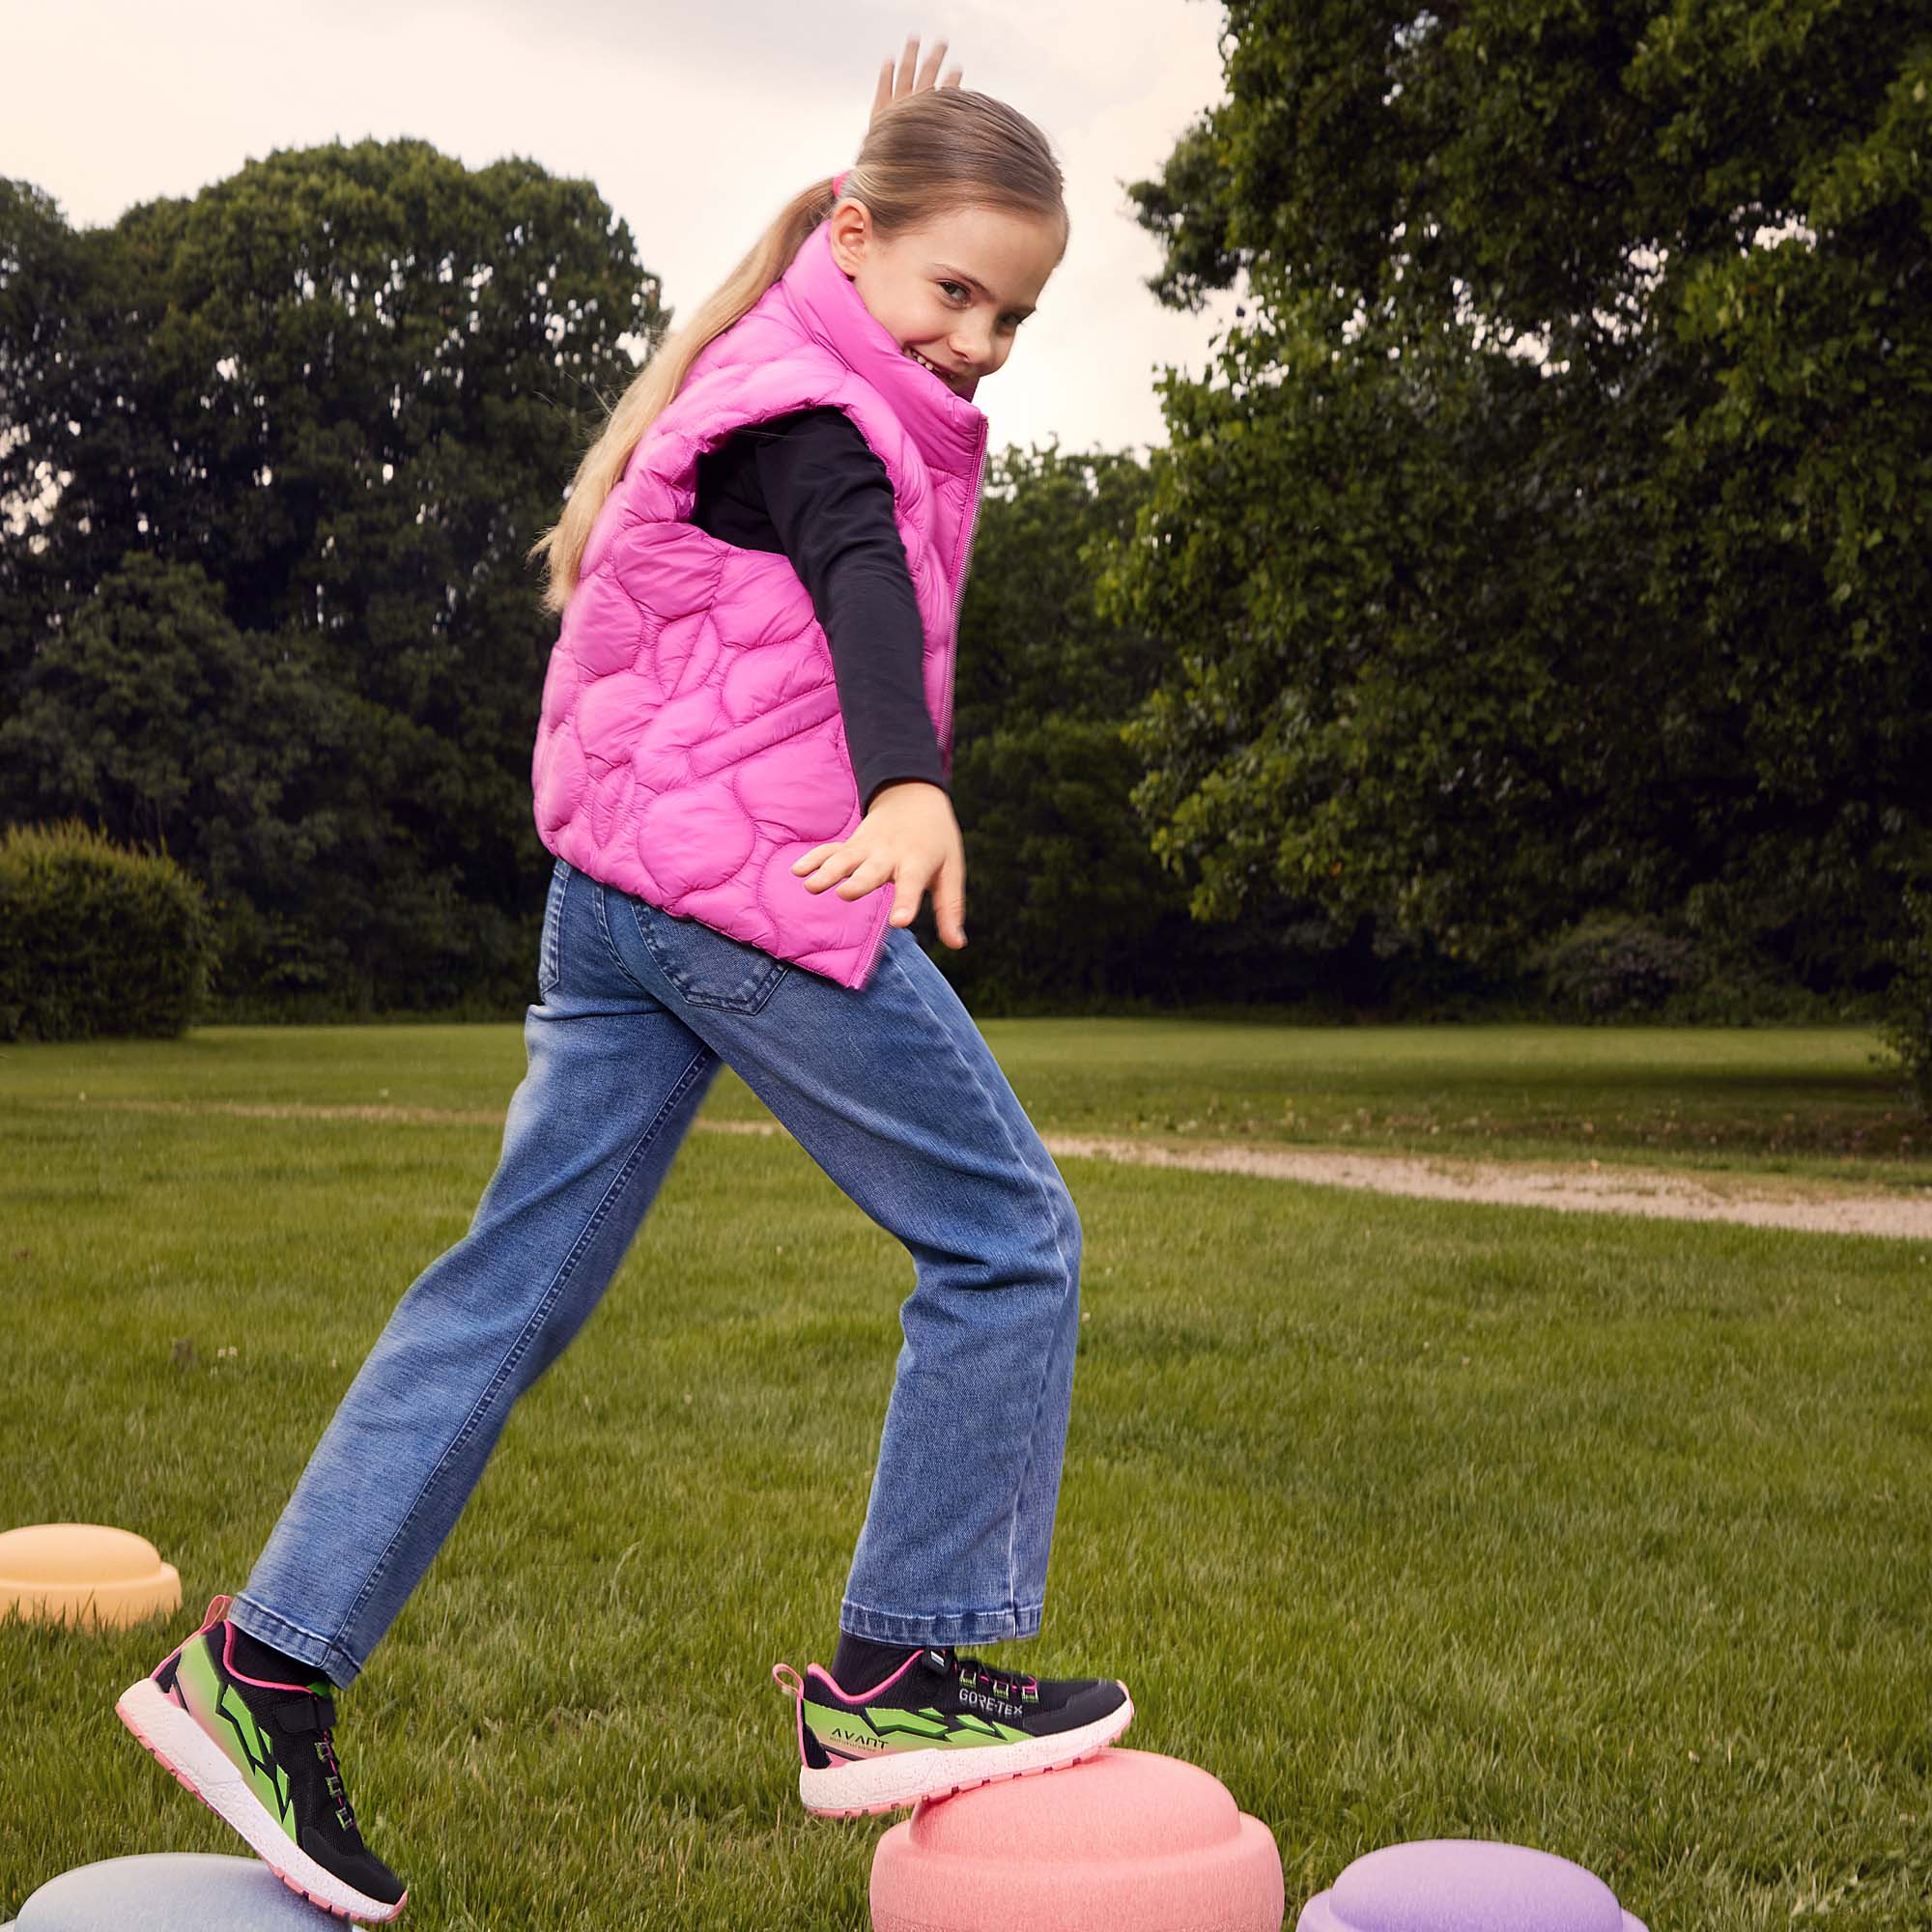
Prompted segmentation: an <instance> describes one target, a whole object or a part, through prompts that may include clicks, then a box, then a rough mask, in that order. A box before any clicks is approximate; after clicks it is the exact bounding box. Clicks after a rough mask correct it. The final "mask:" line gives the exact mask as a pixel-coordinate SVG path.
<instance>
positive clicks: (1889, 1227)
mask: <svg viewBox="0 0 1932 1932" xmlns="http://www.w3.org/2000/svg"><path fill="white" fill-rule="evenodd" d="M1041 1138H1042V1139H1043V1140H1044V1141H1045V1142H1046V1145H1047V1148H1048V1150H1049V1151H1050V1152H1052V1153H1053V1154H1054V1155H1055V1157H1056V1158H1057V1157H1058V1156H1059V1155H1061V1154H1078V1155H1091V1156H1096V1157H1098V1158H1100V1159H1104V1160H1122V1161H1136V1162H1139V1163H1140V1164H1142V1165H1143V1166H1148V1167H1189V1168H1196V1169H1200V1170H1202V1171H1205V1172H1216V1173H1224V1174H1225V1173H1232V1174H1264V1175H1271V1176H1273V1177H1274V1179H1278V1180H1302V1181H1310V1182H1313V1183H1314V1184H1315V1185H1317V1186H1321V1187H1360V1188H1365V1189H1367V1190H1368V1191H1370V1192H1372V1193H1376V1194H1409V1195H1414V1196H1416V1197H1417V1198H1418V1199H1421V1200H1425V1201H1485V1202H1492V1203H1494V1204H1496V1205H1498V1206H1501V1207H1506V1208H1555V1209H1557V1210H1558V1211H1559V1212H1561V1213H1566V1214H1643V1215H1648V1216H1650V1217H1652V1218H1654V1219H1658V1220H1665V1221H1742V1222H1745V1223H1747V1224H1748V1225H1750V1226H1752V1227H1756V1228H1799V1229H1804V1230H1806V1231H1809V1232H1811V1233H1816V1234H1827V1235H1891V1236H1901V1237H1903V1238H1905V1239H1908V1240H1920V1241H1922V1240H1932V1195H1928V1196H1913V1195H1909V1194H1850V1193H1845V1192H1843V1191H1841V1190H1839V1189H1836V1188H1833V1187H1832V1186H1831V1185H1830V1183H1828V1182H1818V1181H1808V1180H1797V1179H1793V1180H1788V1181H1786V1180H1777V1181H1772V1180H1769V1179H1765V1178H1764V1177H1761V1176H1739V1175H1728V1174H1705V1173H1701V1172H1698V1173H1692V1172H1690V1171H1687V1170H1683V1169H1680V1170H1678V1171H1677V1172H1675V1173H1660V1172H1657V1171H1654V1170H1650V1169H1644V1168H1635V1167H1605V1166H1601V1165H1599V1164H1598V1163H1597V1162H1595V1161H1587V1162H1583V1163H1580V1164H1577V1165H1575V1166H1557V1165H1551V1164H1548V1163H1546V1164H1544V1165H1542V1166H1530V1165H1528V1164H1526V1163H1524V1162H1521V1161H1500V1160H1446V1159H1438V1158H1436V1157H1435V1156H1434V1155H1430V1156H1426V1157H1424V1156H1419V1155H1413V1154H1362V1153H1330V1152H1327V1151H1318V1150H1315V1149H1306V1150H1303V1149H1294V1148H1255V1147H1240V1146H1233V1147H1231V1146H1228V1145H1226V1144H1225V1143H1223V1144H1218V1145H1214V1146H1204V1145H1200V1144H1193V1145H1182V1146H1179V1147H1177V1146H1171V1145H1160V1144H1156V1143H1151V1142H1147V1141H1123V1140H1096V1139H1089V1138H1087V1137H1085V1136H1081V1135H1073V1134H1045V1135H1042V1136H1041Z"/></svg>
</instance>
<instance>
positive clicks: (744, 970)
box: [625, 894, 791, 1013]
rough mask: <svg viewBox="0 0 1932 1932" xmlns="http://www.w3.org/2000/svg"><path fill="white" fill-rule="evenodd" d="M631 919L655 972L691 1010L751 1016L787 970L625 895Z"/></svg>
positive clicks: (709, 929)
mask: <svg viewBox="0 0 1932 1932" xmlns="http://www.w3.org/2000/svg"><path fill="white" fill-rule="evenodd" d="M625 897H626V899H627V901H628V903H629V905H630V908H631V917H632V919H633V921H635V923H636V924H637V928H638V936H639V938H640V939H642V941H643V942H644V946H645V948H646V950H647V951H648V952H649V953H650V955H651V957H652V958H653V959H654V960H655V961H656V962H657V968H658V971H659V972H660V973H662V974H663V975H664V976H665V978H666V979H667V980H669V981H670V983H671V985H672V986H674V987H675V988H676V989H677V993H678V996H679V998H681V999H683V1000H685V1001H686V1002H688V1003H689V1004H690V1005H692V1006H694V1007H716V1008H717V1009H720V1010H721V1011H724V1012H727V1013H755V1012H758V1011H761V1010H762V1009H763V1008H764V1005H765V1003H766V1001H768V1000H769V999H770V998H771V996H772V995H773V994H774V993H775V992H777V991H778V989H779V986H780V984H781V982H782V980H784V977H785V975H786V974H787V973H789V972H790V971H791V968H790V966H789V965H788V964H786V962H785V961H784V960H782V959H777V958H774V957H773V956H772V954H771V953H769V952H765V951H763V950H762V949H761V948H759V947H756V946H749V945H747V944H746V943H745V942H744V941H743V940H738V939H733V938H731V937H730V936H729V935H728V934H727V933H723V932H720V931H719V930H718V928H717V927H716V926H712V925H706V924H705V923H703V922H702V921H701V920H696V919H682V918H680V917H679V916H678V915H677V914H676V913H670V912H666V911H665V909H664V908H663V907H662V906H655V905H652V904H651V903H650V902H649V900H647V899H639V898H636V897H633V896H632V895H629V894H626V895H625Z"/></svg>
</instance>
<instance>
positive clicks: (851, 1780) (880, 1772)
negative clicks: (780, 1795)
mask: <svg viewBox="0 0 1932 1932" xmlns="http://www.w3.org/2000/svg"><path fill="white" fill-rule="evenodd" d="M1122 1688H1124V1687H1122ZM1133 1720H1134V1700H1133V1699H1132V1698H1131V1697H1127V1698H1125V1699H1124V1700H1123V1701H1122V1704H1121V1707H1120V1709H1119V1710H1117V1711H1109V1712H1108V1713H1107V1715H1106V1716H1105V1717H1104V1718H1096V1719H1094V1721H1093V1722H1092V1723H1091V1724H1082V1725H1081V1726H1080V1727H1079V1729H1078V1730H1072V1731H1061V1732H1058V1733H1056V1734H1055V1735H1054V1736H1052V1737H1046V1738H1029V1739H1028V1740H1027V1741H1026V1742H1025V1743H1024V1744H1017V1745H952V1746H950V1747H949V1746H943V1745H941V1746H935V1747H933V1748H931V1749H929V1750H909V1751H891V1752H888V1753H887V1754H886V1755H884V1756H882V1757H875V1758H861V1759H858V1760H857V1761H856V1762H854V1763H851V1764H838V1765H833V1766H831V1767H829V1768H828V1769H826V1770H824V1771H814V1770H813V1769H812V1768H811V1767H810V1765H801V1766H800V1767H799V1773H798V1795H799V1797H800V1799H801V1800H802V1801H803V1802H804V1804H805V1808H806V1809H807V1810H808V1811H810V1813H811V1814H812V1816H813V1817H815V1818H864V1817H869V1816H870V1815H871V1814H872V1813H874V1812H878V1811H896V1810H899V1809H900V1808H901V1807H902V1806H904V1805H907V1804H919V1803H920V1802H921V1800H922V1799H927V1798H950V1797H952V1794H953V1793H954V1792H955V1791H971V1790H972V1789H973V1788H974V1786H975V1785H980V1784H997V1783H998V1782H999V1781H1000V1780H1001V1779H1002V1778H1008V1777H1029V1776H1033V1775H1034V1774H1035V1773H1036V1772H1042V1771H1062V1770H1064V1769H1065V1767H1066V1766H1067V1765H1070V1764H1078V1763H1080V1761H1081V1760H1082V1759H1083V1758H1090V1757H1096V1756H1098V1755H1099V1753H1100V1752H1101V1751H1103V1750H1105V1749H1106V1747H1108V1746H1109V1745H1110V1744H1112V1743H1113V1742H1114V1740H1115V1739H1116V1738H1118V1737H1119V1736H1120V1735H1121V1733H1122V1731H1124V1730H1125V1729H1126V1728H1127V1726H1128V1725H1129V1724H1130V1723H1132V1722H1133Z"/></svg>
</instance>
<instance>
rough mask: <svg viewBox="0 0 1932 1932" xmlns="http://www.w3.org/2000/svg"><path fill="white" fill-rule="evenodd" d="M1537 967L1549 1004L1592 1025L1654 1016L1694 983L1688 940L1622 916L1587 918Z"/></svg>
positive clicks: (1691, 948) (1694, 955)
mask: <svg viewBox="0 0 1932 1932" xmlns="http://www.w3.org/2000/svg"><path fill="white" fill-rule="evenodd" d="M1538 962H1539V963H1540V964H1541V966H1542V968H1543V973H1544V982H1545V985H1546V986H1547V988H1548V994H1549V998H1550V1000H1551V1001H1552V1003H1553V1004H1554V1005H1555V1006H1556V1007H1557V1008H1558V1009H1562V1010H1565V1011H1568V1012H1572V1013H1575V1014H1577V1016H1578V1017H1579V1018H1582V1019H1590V1020H1612V1019H1630V1018H1633V1017H1634V1016H1636V1015H1638V1014H1642V1013H1654V1012H1657V1011H1659V1010H1660V1009H1662V1007H1663V1005H1664V1003H1665V1002H1666V1001H1667V1000H1668V999H1669V998H1670V996H1671V994H1673V993H1675V992H1677V991H1679V990H1680V989H1681V988H1683V987H1686V986H1689V985H1690V984H1691V983H1692V982H1693V981H1694V980H1696V978H1697V950H1696V947H1695V945H1694V943H1693V942H1692V941H1690V940H1689V939H1684V938H1680V937H1679V936H1678V935H1676V934H1674V933H1669V932H1666V931H1664V930H1663V928H1662V926H1660V925H1657V924H1655V923H1652V922H1651V921H1649V920H1647V919H1639V918H1636V917H1634V915H1632V914H1629V913H1621V912H1593V913H1590V914H1588V915H1586V916H1585V917H1584V918H1582V919H1580V920H1578V921H1577V923H1576V924H1575V925H1573V926H1571V927H1570V928H1569V929H1568V930H1567V931H1565V932H1563V933H1561V934H1560V935H1558V937H1557V938H1556V939H1554V940H1553V941H1551V942H1550V944H1549V945H1548V946H1547V947H1545V948H1544V949H1543V951H1542V952H1540V954H1539V955H1538Z"/></svg>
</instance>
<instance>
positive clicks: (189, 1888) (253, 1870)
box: [0, 1852, 359, 1932]
mask: <svg viewBox="0 0 1932 1932" xmlns="http://www.w3.org/2000/svg"><path fill="white" fill-rule="evenodd" d="M355 1922H359V1921H352V1920H345V1919H343V1918H338V1917H336V1915H335V1914H333V1913H331V1912H325V1911H324V1910H323V1909H322V1907H321V1906H319V1905H311V1904H310V1903H309V1902H308V1900H307V1899H305V1898H303V1897H302V1896H301V1895H300V1894H299V1893H298V1892H294V1891H291V1890H290V1889H289V1888H288V1887H287V1886H285V1885H284V1884H283V1883H282V1882H281V1880H280V1879H278V1878H277V1877H276V1876H275V1875H274V1873H273V1872H271V1871H270V1869H269V1868H268V1866H267V1865H265V1864H264V1863H263V1862H262V1861H260V1860H259V1859H234V1858H225V1857H223V1856H221V1855H220V1854H218V1853H215V1852H149V1853H144V1854H142V1855H141V1856H139V1857H136V1858H127V1859H103V1860H102V1861H100V1862H99V1864H94V1865H77V1866H75V1868H74V1869H73V1870H72V1871H71V1872H63V1873H62V1874H61V1875H60V1877H59V1878H54V1879H49V1880H48V1881H47V1882H46V1884H45V1885H43V1886H42V1887H41V1889H40V1890H38V1891H37V1892H35V1893H34V1894H33V1896H32V1897H31V1898H29V1899H28V1900H27V1902H26V1904H24V1905H23V1906H21V1908H20V1916H19V1918H16V1919H15V1920H14V1924H13V1925H12V1926H11V1927H10V1926H0V1932H106V1928H107V1927H109V1926H112V1927H113V1928H114V1932H326V1928H328V1927H333V1928H334V1932H343V1928H344V1926H345V1925H346V1924H349V1923H355Z"/></svg>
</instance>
